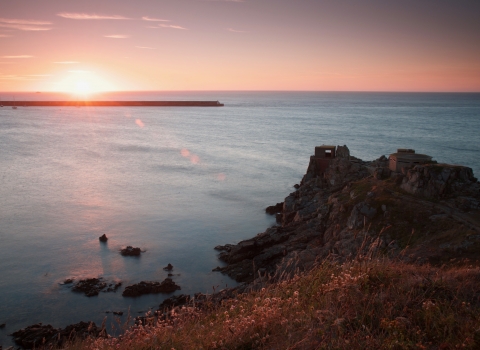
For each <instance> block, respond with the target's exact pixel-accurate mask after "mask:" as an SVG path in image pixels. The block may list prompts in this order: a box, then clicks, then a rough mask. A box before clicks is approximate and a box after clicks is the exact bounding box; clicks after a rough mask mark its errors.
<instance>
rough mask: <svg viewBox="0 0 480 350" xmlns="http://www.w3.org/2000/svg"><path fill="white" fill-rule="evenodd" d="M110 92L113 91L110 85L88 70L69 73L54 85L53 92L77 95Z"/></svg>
mask: <svg viewBox="0 0 480 350" xmlns="http://www.w3.org/2000/svg"><path fill="white" fill-rule="evenodd" d="M111 90H114V89H113V85H112V84H110V83H109V82H108V81H106V80H105V79H103V78H101V77H100V76H99V75H97V74H95V73H94V72H92V71H88V70H72V71H69V72H68V73H67V74H66V76H65V77H64V78H63V79H62V80H60V81H59V82H57V83H55V91H59V92H66V93H71V94H78V95H88V94H92V93H97V92H102V91H111Z"/></svg>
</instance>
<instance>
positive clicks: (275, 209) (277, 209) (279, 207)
mask: <svg viewBox="0 0 480 350" xmlns="http://www.w3.org/2000/svg"><path fill="white" fill-rule="evenodd" d="M282 211H283V202H281V203H277V204H275V205H271V206H269V207H267V208H265V212H266V213H267V214H269V215H275V214H277V213H281V212H282Z"/></svg>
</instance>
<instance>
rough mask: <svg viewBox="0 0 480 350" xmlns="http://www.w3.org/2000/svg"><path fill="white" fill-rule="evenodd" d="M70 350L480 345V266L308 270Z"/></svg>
mask: <svg viewBox="0 0 480 350" xmlns="http://www.w3.org/2000/svg"><path fill="white" fill-rule="evenodd" d="M67 348H68V349H72V350H73V349H75V350H83V349H99V350H100V349H168V350H171V349H458V348H462V349H479V348H480V269H479V268H478V267H473V266H463V267H440V268H439V267H431V266H427V265H424V266H418V265H412V264H407V263H403V262H398V261H391V260H387V259H380V260H367V261H352V262H349V263H345V264H342V265H338V264H335V263H331V262H324V263H322V264H321V265H319V266H317V267H316V268H315V269H313V270H312V271H310V272H309V273H306V274H298V275H296V276H295V277H294V278H293V279H291V280H288V281H282V282H279V283H276V284H272V285H270V286H268V287H266V288H263V289H262V290H260V291H256V292H251V293H248V294H242V295H239V296H238V297H237V298H236V299H232V300H228V301H226V302H223V304H222V305H220V306H213V305H212V307H211V309H209V310H199V309H198V308H196V307H195V304H192V305H190V306H189V307H183V308H181V309H178V310H173V311H172V315H171V317H170V318H169V319H167V320H161V321H155V322H153V324H151V325H148V326H135V327H133V328H130V329H129V330H127V331H126V332H125V334H124V335H122V336H121V337H118V338H107V339H101V338H100V339H89V340H86V341H84V342H81V343H75V344H70V345H69V346H67Z"/></svg>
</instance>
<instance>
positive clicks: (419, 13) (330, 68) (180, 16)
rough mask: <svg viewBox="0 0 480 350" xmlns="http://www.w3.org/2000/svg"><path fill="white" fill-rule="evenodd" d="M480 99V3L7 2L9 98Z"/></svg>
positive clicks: (2, 8)
mask: <svg viewBox="0 0 480 350" xmlns="http://www.w3.org/2000/svg"><path fill="white" fill-rule="evenodd" d="M115 90H123V91H125V90H130V91H132V90H143V91H145V90H270V91H272V90H287V91H449V92H450V91H451V92H480V1H478V0H455V1H453V0H450V1H445V0H401V1H400V0H398V1H394V0H135V1H132V0H95V1H93V0H82V1H73V0H0V91H60V92H84V93H87V92H95V91H115Z"/></svg>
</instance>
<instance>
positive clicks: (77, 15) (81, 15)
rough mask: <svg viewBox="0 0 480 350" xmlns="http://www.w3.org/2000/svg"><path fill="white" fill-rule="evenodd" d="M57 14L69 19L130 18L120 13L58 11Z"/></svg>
mask: <svg viewBox="0 0 480 350" xmlns="http://www.w3.org/2000/svg"><path fill="white" fill-rule="evenodd" d="M57 16H60V17H63V18H69V19H120V20H124V19H130V18H127V17H124V16H119V15H97V14H93V15H91V14H87V13H70V12H62V13H58V14H57Z"/></svg>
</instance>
